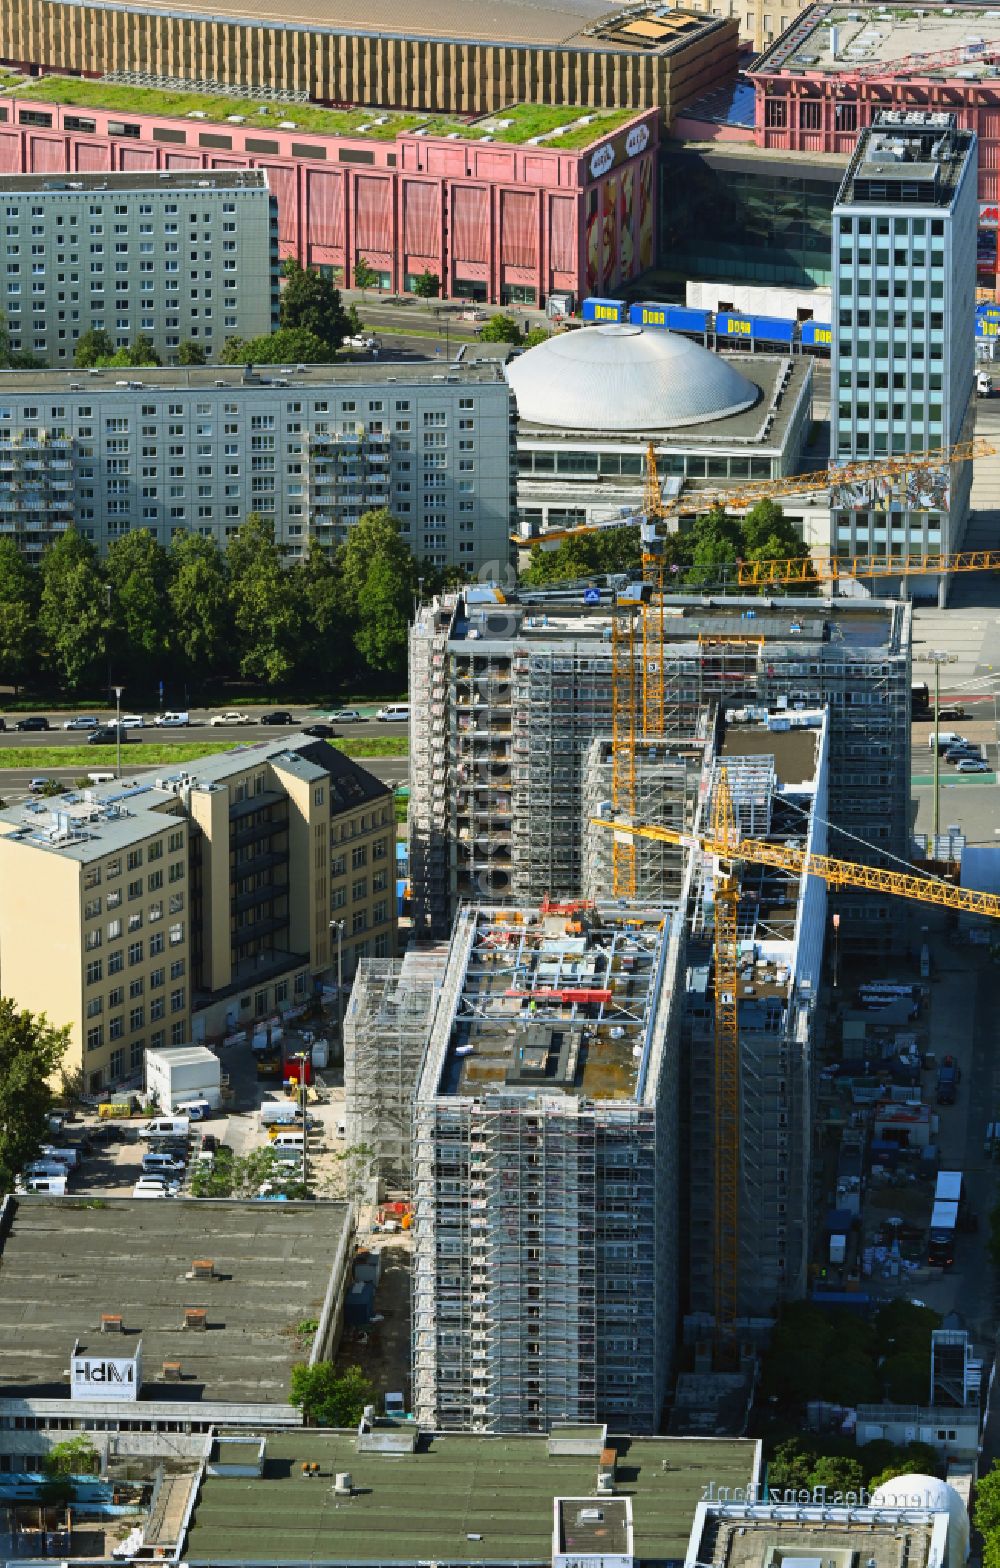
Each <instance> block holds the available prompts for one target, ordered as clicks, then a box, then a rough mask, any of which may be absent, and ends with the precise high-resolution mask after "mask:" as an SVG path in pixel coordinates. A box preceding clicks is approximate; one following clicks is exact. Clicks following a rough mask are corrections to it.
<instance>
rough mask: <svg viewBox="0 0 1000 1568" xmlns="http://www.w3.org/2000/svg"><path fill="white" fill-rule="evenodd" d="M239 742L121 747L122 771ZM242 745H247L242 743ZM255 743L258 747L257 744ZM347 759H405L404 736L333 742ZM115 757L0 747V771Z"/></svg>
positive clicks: (82, 764)
mask: <svg viewBox="0 0 1000 1568" xmlns="http://www.w3.org/2000/svg"><path fill="white" fill-rule="evenodd" d="M240 744H241V742H239V741H233V740H231V741H229V743H228V744H227V743H226V742H225V741H223V740H192V741H175V742H173V743H171V742H170V741H152V742H142V743H140V744H138V745H137V744H136V743H135V742H130V743H129V744H128V745H125V746H123V747H122V772H123V773H134V772H135V771H136V769H137V768H159V767H169V766H171V765H172V764H180V763H182V762H197V761H198V759H199V758H200V757H212V756H214V755H215V754H216V753H217V752H220V751H236V750H237V748H238V747H239V746H240ZM242 744H243V745H244V746H246V745H248V744H249V742H247V741H244V742H242ZM257 744H260V743H259V742H258V743H257ZM332 744H333V745H335V746H336V748H337V750H338V751H342V752H343V753H344V755H345V756H346V757H357V758H358V759H359V760H362V761H363V760H364V758H366V757H373V758H377V757H407V756H409V751H410V742H409V737H408V736H406V735H375V736H369V737H364V736H361V735H359V736H356V737H355V736H350V737H347V738H345V739H344V740H337V741H334V742H333V743H332ZM116 755H117V747H115V746H3V747H0V770H2V769H5V768H30V769H31V771H32V772H33V773H38V774H42V773H45V772H46V770H51V769H53V768H73V769H75V770H77V769H78V770H79V771H80V772H81V773H91V772H94V771H95V770H96V769H100V770H101V771H102V772H105V771H106V770H107V768H108V767H109V766H111V767H114V764H115V759H116Z"/></svg>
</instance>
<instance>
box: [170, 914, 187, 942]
mask: <svg viewBox="0 0 1000 1568" xmlns="http://www.w3.org/2000/svg"><path fill="white" fill-rule="evenodd" d="M183 940H184V922H183V920H178V921H176V923H175V924H174V925H172V926H171V927H170V946H171V947H176V946H177V944H178V943H179V942H183Z"/></svg>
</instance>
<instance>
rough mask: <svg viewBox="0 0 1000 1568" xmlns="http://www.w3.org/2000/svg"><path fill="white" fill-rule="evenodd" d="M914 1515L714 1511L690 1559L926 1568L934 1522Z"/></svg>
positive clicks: (748, 1564) (725, 1564)
mask: <svg viewBox="0 0 1000 1568" xmlns="http://www.w3.org/2000/svg"><path fill="white" fill-rule="evenodd" d="M881 1408H883V1409H884V1408H885V1407H881ZM914 1512H915V1511H912V1510H908V1511H907V1512H906V1513H898V1514H897V1513H894V1512H893V1511H892V1510H891V1509H888V1508H886V1507H883V1508H882V1509H880V1510H874V1513H875V1517H874V1518H873V1517H872V1516H871V1513H870V1512H869V1511H868V1510H865V1511H864V1512H863V1514H862V1516H861V1517H860V1518H856V1520H855V1522H853V1523H848V1522H846V1521H845V1520H844V1518H843V1511H842V1510H839V1509H830V1510H829V1511H827V1510H826V1509H823V1510H822V1511H821V1510H819V1509H813V1510H810V1516H809V1517H806V1511H805V1510H804V1509H798V1510H797V1509H793V1508H768V1509H767V1510H766V1512H765V1510H764V1509H763V1508H762V1509H761V1515H760V1516H759V1517H757V1518H754V1517H753V1516H752V1514H751V1513H750V1511H749V1510H748V1509H745V1508H744V1509H741V1511H740V1515H739V1518H737V1517H736V1515H735V1510H734V1511H733V1514H732V1516H731V1517H726V1516H725V1514H724V1511H720V1512H718V1513H717V1512H716V1510H714V1509H712V1508H709V1509H708V1511H707V1513H706V1517H705V1522H704V1530H703V1533H702V1536H701V1539H700V1541H698V1542H695V1541H694V1540H692V1543H691V1554H692V1555H693V1554H694V1552H695V1551H696V1550H697V1555H698V1557H699V1558H701V1559H702V1560H703V1561H709V1562H712V1563H716V1564H718V1565H719V1568H771V1565H777V1568H781V1565H784V1568H793V1565H794V1568H852V1564H854V1563H856V1562H857V1561H858V1560H859V1557H860V1556H861V1555H863V1556H864V1559H865V1561H866V1563H870V1564H871V1568H896V1565H897V1564H898V1563H899V1562H900V1561H901V1560H902V1561H905V1562H906V1563H907V1564H908V1565H909V1568H925V1565H926V1564H927V1563H928V1562H929V1561H930V1560H932V1554H931V1541H932V1536H933V1531H934V1519H933V1515H930V1516H925V1517H924V1518H920V1517H919V1516H917V1517H914ZM855 1513H856V1511H855ZM879 1513H881V1515H882V1517H881V1518H879V1517H878V1514H879ZM838 1514H839V1515H840V1517H838ZM820 1515H821V1516H820ZM705 1552H708V1553H710V1555H709V1556H707V1557H705V1555H704V1554H705Z"/></svg>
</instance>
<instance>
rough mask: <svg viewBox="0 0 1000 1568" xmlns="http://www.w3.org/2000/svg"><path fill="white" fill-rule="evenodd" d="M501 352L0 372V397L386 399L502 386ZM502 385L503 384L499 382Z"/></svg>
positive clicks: (502, 352) (503, 350)
mask: <svg viewBox="0 0 1000 1568" xmlns="http://www.w3.org/2000/svg"><path fill="white" fill-rule="evenodd" d="M505 355H506V350H505V349H501V352H500V355H499V356H498V357H497V358H495V359H487V358H469V359H463V360H462V361H461V363H456V362H455V361H449V362H447V363H445V364H443V365H442V366H441V368H440V369H439V370H435V369H434V368H433V367H432V365H430V364H428V363H427V362H426V361H422V362H420V363H418V364H406V363H402V364H399V363H393V362H392V361H390V360H386V359H381V360H377V361H367V362H366V363H364V364H360V363H358V364H346V363H337V364H331V365H284V366H282V365H256V366H255V367H254V369H253V373H252V374H251V375H249V376H248V375H247V374H246V372H245V369H244V367H243V366H242V365H196V366H184V365H162V366H161V365H157V366H140V367H138V368H136V369H133V368H131V367H129V368H127V369H124V370H123V369H113V368H112V369H107V370H0V394H2V393H4V392H9V393H18V392H20V393H22V394H24V395H28V394H34V393H37V394H38V395H39V396H40V397H66V396H67V395H68V394H69V392H70V389H71V388H72V387H75V386H78V387H79V390H80V394H81V395H83V394H84V393H87V392H103V393H115V392H117V393H120V394H121V395H122V396H123V397H127V398H129V399H130V400H131V401H133V402H134V400H135V394H136V392H137V391H139V390H140V389H141V388H144V389H146V390H148V391H150V392H210V391H212V390H213V388H216V389H218V390H219V391H223V390H225V391H229V392H232V391H236V390H238V391H243V392H246V393H250V394H254V393H263V392H266V393H269V394H271V395H272V396H273V395H274V393H275V391H278V392H284V391H285V390H286V389H287V388H290V387H303V388H313V389H315V390H316V391H317V392H319V391H322V390H323V389H324V388H326V387H334V388H336V387H350V386H366V387H378V388H379V389H380V390H382V391H384V392H385V393H386V394H387V395H389V394H390V389H391V387H392V386H394V385H396V384H399V385H401V386H438V385H440V386H441V387H442V388H443V387H444V386H447V385H449V384H452V385H456V384H463V383H467V382H470V381H477V382H490V381H501V382H502V381H503V359H504V357H505ZM504 385H506V383H505V382H504Z"/></svg>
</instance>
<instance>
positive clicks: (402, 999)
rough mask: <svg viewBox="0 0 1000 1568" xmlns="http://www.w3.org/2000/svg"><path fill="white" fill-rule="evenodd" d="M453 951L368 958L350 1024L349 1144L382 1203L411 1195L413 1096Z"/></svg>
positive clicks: (351, 1008) (352, 1003) (371, 1192)
mask: <svg viewBox="0 0 1000 1568" xmlns="http://www.w3.org/2000/svg"><path fill="white" fill-rule="evenodd" d="M447 956H448V949H447V946H443V947H437V946H436V947H432V948H419V949H412V950H411V951H410V952H408V953H407V954H406V955H405V957H403V958H363V959H361V961H360V963H359V964H358V972H357V977H356V979H355V981H354V986H353V989H352V991H351V999H350V1003H349V1005H348V1009H347V1014H346V1017H345V1019H344V1095H345V1120H346V1124H347V1143H348V1147H349V1148H351V1149H366V1150H370V1155H369V1156H368V1157H367V1158H366V1160H365V1168H366V1170H367V1172H368V1173H369V1182H370V1188H369V1191H368V1192H367V1193H366V1194H364V1196H365V1197H366V1198H367V1199H368V1201H370V1202H373V1203H377V1202H378V1201H379V1200H380V1199H381V1198H383V1197H385V1196H386V1194H387V1193H390V1192H392V1193H409V1192H410V1191H411V1190H412V1184H413V1170H412V1118H413V1094H414V1089H415V1086H416V1081H417V1074H418V1073H419V1071H420V1063H421V1061H422V1059H423V1054H424V1049H425V1047H426V1044H427V1037H428V1034H429V1032H430V1028H431V1024H432V1022H433V1018H434V1008H435V1006H436V1004H437V998H438V993H439V991H440V988H441V978H442V975H443V973H444V967H445V963H446V961H447Z"/></svg>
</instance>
